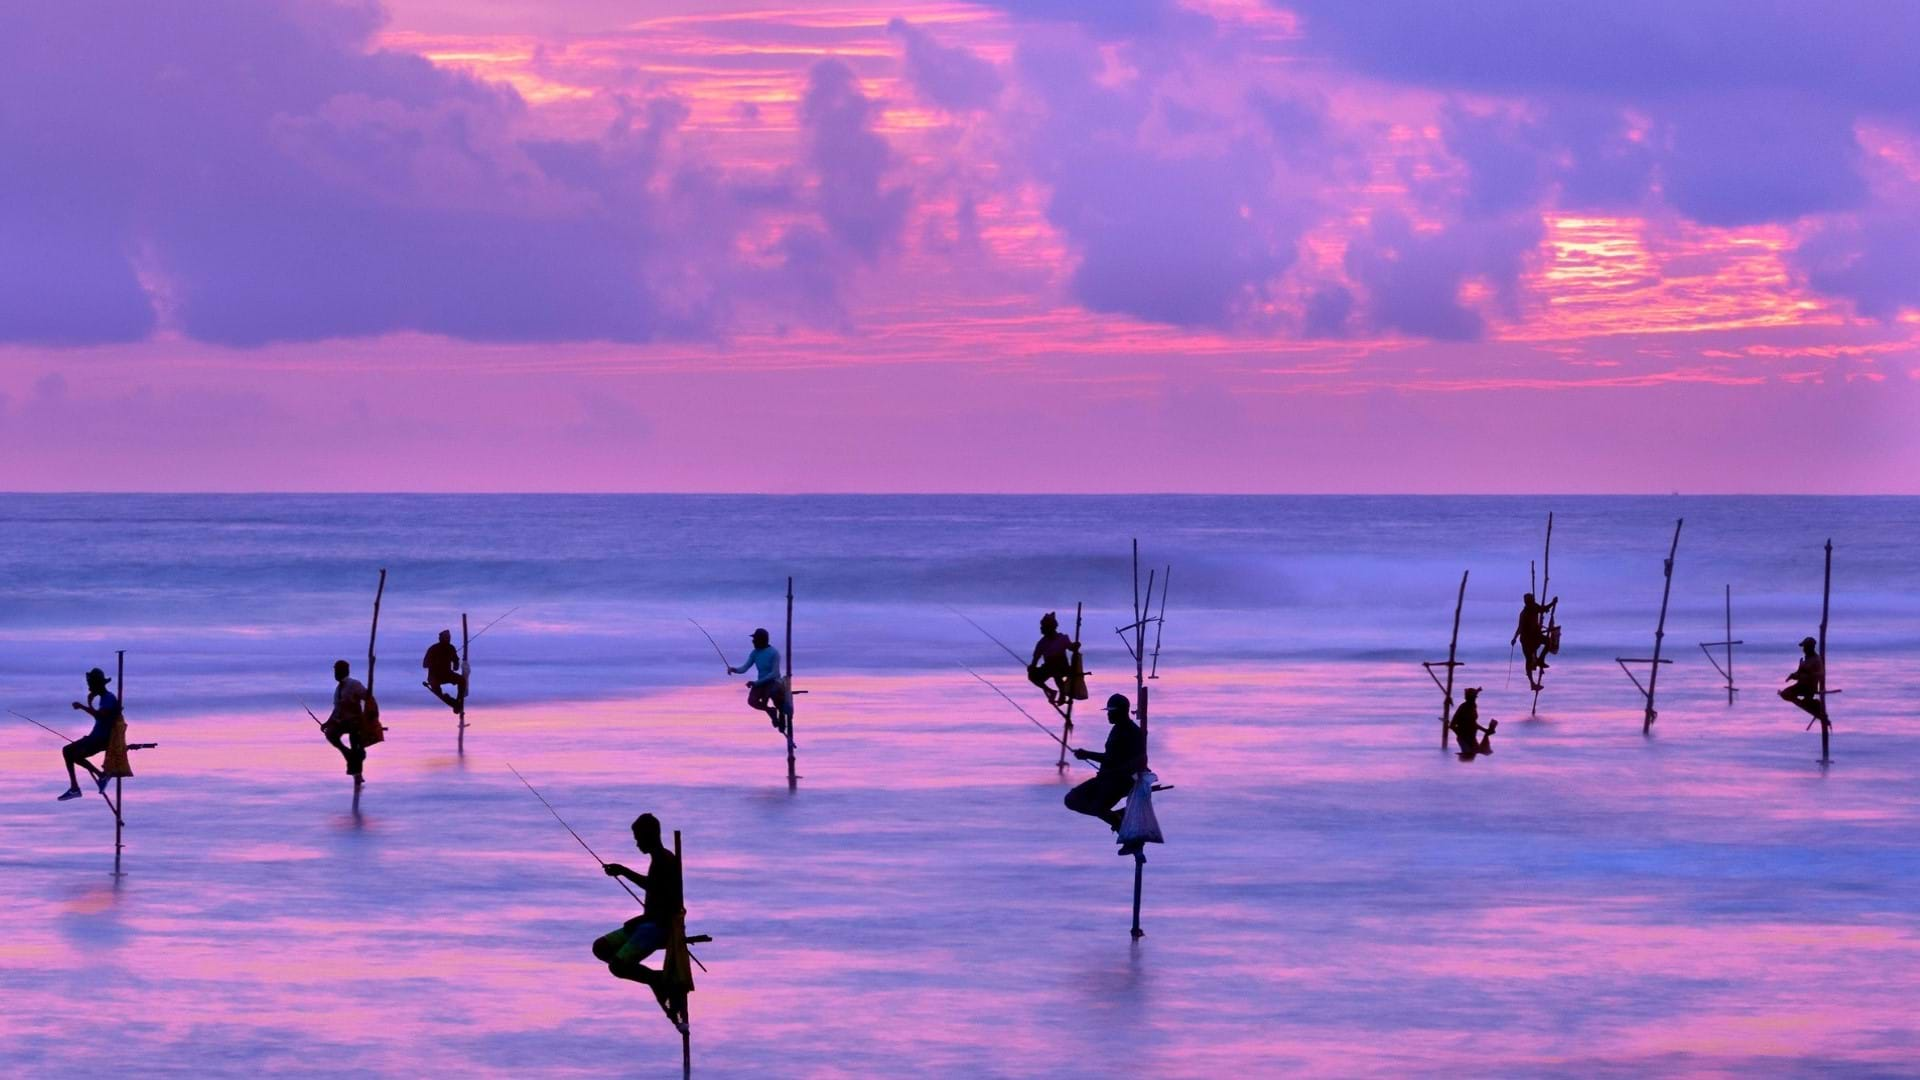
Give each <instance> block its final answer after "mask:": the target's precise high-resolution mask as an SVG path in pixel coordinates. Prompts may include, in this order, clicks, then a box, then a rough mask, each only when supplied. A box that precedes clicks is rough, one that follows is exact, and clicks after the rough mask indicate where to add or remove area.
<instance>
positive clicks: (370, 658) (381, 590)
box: [348, 566, 387, 814]
mask: <svg viewBox="0 0 1920 1080" xmlns="http://www.w3.org/2000/svg"><path fill="white" fill-rule="evenodd" d="M386 594H387V570H386V567H384V566H383V567H381V568H380V584H379V585H378V586H376V587H375V588H374V590H373V626H372V628H371V629H369V630H368V631H367V697H368V698H369V699H372V698H373V665H374V660H375V657H374V654H373V647H374V643H375V642H377V641H378V640H379V639H380V600H381V598H382V597H384V596H386ZM360 708H361V709H362V711H364V710H365V709H366V705H365V703H362V704H361V706H360ZM348 745H349V746H351V745H352V742H351V741H349V743H348ZM366 773H367V757H366V752H365V751H364V750H362V752H361V755H360V771H359V772H357V773H355V774H354V776H353V810H354V813H355V814H358V813H359V812H360V786H361V785H362V784H365V783H366V782H367V776H366Z"/></svg>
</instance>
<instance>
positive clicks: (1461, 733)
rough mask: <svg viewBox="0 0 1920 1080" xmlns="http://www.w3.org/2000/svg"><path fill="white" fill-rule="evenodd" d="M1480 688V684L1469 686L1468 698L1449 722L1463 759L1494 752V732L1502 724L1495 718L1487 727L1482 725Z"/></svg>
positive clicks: (1455, 743)
mask: <svg viewBox="0 0 1920 1080" xmlns="http://www.w3.org/2000/svg"><path fill="white" fill-rule="evenodd" d="M1480 690H1481V688H1480V687H1478V686H1469V687H1467V689H1466V699H1465V700H1464V701H1462V702H1460V707H1459V708H1457V709H1455V710H1453V720H1452V721H1451V722H1449V723H1448V724H1447V726H1448V727H1449V728H1452V729H1453V741H1454V745H1455V746H1458V747H1459V748H1460V760H1461V761H1472V760H1473V759H1474V756H1475V755H1478V754H1491V753H1493V732H1494V729H1496V728H1498V727H1499V726H1500V721H1498V720H1495V721H1494V722H1492V723H1491V724H1488V725H1487V726H1486V727H1481V726H1480V704H1479V697H1480Z"/></svg>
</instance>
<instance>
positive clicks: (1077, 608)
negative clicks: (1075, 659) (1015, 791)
mask: <svg viewBox="0 0 1920 1080" xmlns="http://www.w3.org/2000/svg"><path fill="white" fill-rule="evenodd" d="M1086 607H1087V605H1086V604H1085V603H1084V602H1076V603H1075V604H1074V605H1073V640H1074V641H1075V643H1078V642H1079V640H1080V621H1081V618H1082V617H1083V616H1084V615H1085V614H1086ZM1085 667H1086V661H1085V659H1084V658H1082V660H1081V668H1082V670H1084V669H1085ZM1083 677H1084V676H1083ZM1073 685H1074V684H1073V677H1072V676H1068V678H1067V707H1066V708H1065V709H1062V710H1061V711H1060V719H1061V721H1062V724H1061V727H1060V761H1059V763H1058V764H1057V765H1055V766H1054V767H1055V768H1057V769H1060V770H1062V771H1064V770H1065V769H1066V767H1067V740H1069V739H1071V738H1073V701H1074V698H1073Z"/></svg>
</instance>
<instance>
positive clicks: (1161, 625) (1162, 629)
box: [1147, 563, 1173, 679]
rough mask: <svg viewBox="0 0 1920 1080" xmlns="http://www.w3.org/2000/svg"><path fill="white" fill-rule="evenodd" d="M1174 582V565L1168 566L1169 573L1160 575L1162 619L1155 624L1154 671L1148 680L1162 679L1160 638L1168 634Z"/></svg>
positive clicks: (1148, 676)
mask: <svg viewBox="0 0 1920 1080" xmlns="http://www.w3.org/2000/svg"><path fill="white" fill-rule="evenodd" d="M1172 580H1173V564H1172V563H1168V564H1167V572H1166V573H1164V574H1162V575H1160V618H1158V619H1157V620H1155V621H1154V624H1153V669H1152V670H1151V671H1149V672H1148V673H1147V678H1149V679H1157V678H1159V677H1160V638H1161V635H1163V634H1165V633H1166V632H1167V583H1168V582H1170V581H1172Z"/></svg>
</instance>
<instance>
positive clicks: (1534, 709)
mask: <svg viewBox="0 0 1920 1080" xmlns="http://www.w3.org/2000/svg"><path fill="white" fill-rule="evenodd" d="M1552 583H1553V511H1551V510H1549V511H1547V546H1546V550H1545V551H1542V552H1541V553H1540V591H1539V592H1538V593H1535V594H1534V597H1533V599H1534V602H1535V603H1537V604H1540V605H1541V606H1543V607H1544V606H1545V605H1546V603H1547V599H1548V598H1547V594H1548V593H1549V592H1552V591H1553V584H1552ZM1553 620H1554V616H1552V615H1548V616H1547V625H1546V626H1542V627H1541V628H1540V639H1541V641H1543V642H1545V641H1547V640H1549V639H1548V636H1547V635H1548V634H1550V633H1552V626H1553ZM1546 658H1547V657H1546V646H1545V645H1544V644H1543V645H1542V646H1541V653H1540V659H1541V661H1542V662H1544V661H1545V660H1546ZM1528 682H1531V683H1532V684H1533V704H1532V706H1530V707H1529V708H1528V710H1527V715H1529V716H1539V715H1540V691H1541V690H1543V689H1545V688H1546V685H1547V673H1546V672H1545V671H1544V670H1542V669H1540V668H1535V669H1534V671H1533V678H1531V679H1529V680H1528Z"/></svg>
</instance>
